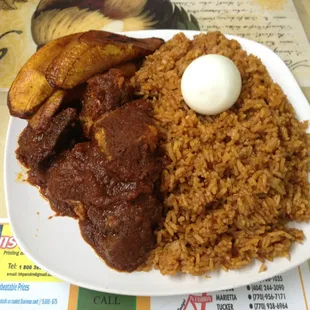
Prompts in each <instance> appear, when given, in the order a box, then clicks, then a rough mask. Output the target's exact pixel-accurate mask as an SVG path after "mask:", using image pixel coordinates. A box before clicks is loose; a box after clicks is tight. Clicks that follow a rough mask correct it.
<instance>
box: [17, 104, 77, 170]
mask: <svg viewBox="0 0 310 310" xmlns="http://www.w3.org/2000/svg"><path fill="white" fill-rule="evenodd" d="M80 134H81V131H80V127H79V122H78V119H77V114H76V111H75V109H72V108H68V109H66V110H63V111H62V112H60V113H59V114H58V115H56V116H55V117H54V118H53V119H52V121H51V122H50V124H49V126H48V127H47V129H46V130H44V131H36V130H34V129H32V128H31V126H29V125H28V126H27V127H26V128H25V129H24V131H23V132H22V133H21V135H20V137H19V139H18V145H19V147H18V149H17V150H16V155H17V158H18V159H19V160H20V161H21V162H22V163H23V164H24V165H25V166H26V167H28V168H32V169H44V166H45V165H47V164H48V163H49V160H51V159H52V158H53V157H54V156H55V155H56V154H59V153H60V152H61V151H62V150H64V149H66V148H70V147H71V146H72V145H74V143H75V141H76V140H77V139H78V138H79V136H80Z"/></svg>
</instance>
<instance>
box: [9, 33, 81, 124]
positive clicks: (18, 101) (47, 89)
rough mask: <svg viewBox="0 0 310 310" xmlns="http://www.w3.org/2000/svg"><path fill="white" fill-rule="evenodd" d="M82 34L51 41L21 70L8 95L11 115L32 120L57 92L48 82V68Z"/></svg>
mask: <svg viewBox="0 0 310 310" xmlns="http://www.w3.org/2000/svg"><path fill="white" fill-rule="evenodd" d="M80 35H81V33H77V34H72V35H69V36H66V37H62V38H59V39H57V40H54V41H51V42H49V43H48V44H46V45H45V46H43V47H42V48H40V49H39V50H38V51H37V52H36V53H35V54H34V55H33V56H32V57H31V58H30V59H29V60H28V61H27V62H26V64H25V65H24V66H23V67H22V68H21V70H20V71H19V73H18V74H17V76H16V78H15V80H14V82H13V84H12V85H11V88H10V90H9V94H8V107H9V110H10V113H11V115H13V116H17V117H20V118H30V117H31V116H32V115H33V114H34V113H35V112H36V111H37V110H38V109H39V107H40V106H41V104H42V103H43V102H44V101H45V100H46V99H47V98H49V97H50V96H51V95H52V94H53V92H54V91H55V90H54V89H53V87H52V86H51V85H50V84H49V83H48V82H47V80H46V78H45V73H46V70H47V68H48V66H49V65H50V64H51V63H52V62H53V60H54V59H55V58H56V57H57V56H58V55H59V54H60V53H61V52H62V50H63V49H64V47H65V46H66V45H67V44H68V43H69V42H71V41H72V40H73V39H75V38H77V37H78V36H80Z"/></svg>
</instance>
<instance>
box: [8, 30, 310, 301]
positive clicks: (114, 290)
mask: <svg viewBox="0 0 310 310" xmlns="http://www.w3.org/2000/svg"><path fill="white" fill-rule="evenodd" d="M181 32H183V33H184V34H185V35H186V36H187V35H188V34H191V35H195V34H199V33H207V31H188V30H179V29H176V30H170V29H169V30H140V31H128V32H122V34H125V35H128V36H133V37H135V36H136V34H142V33H143V34H148V33H149V34H151V35H153V36H156V33H158V35H157V36H158V37H161V36H162V35H161V34H163V35H164V34H168V33H169V34H171V35H175V34H177V33H181ZM225 36H226V37H227V38H229V39H235V40H237V41H238V42H239V43H241V44H242V42H246V43H247V44H251V45H254V46H255V45H256V46H259V47H260V48H263V49H265V50H268V52H269V53H272V54H273V56H276V57H277V58H278V60H279V61H281V62H282V65H284V66H285V67H286V68H287V66H286V65H285V63H284V62H283V61H282V59H281V58H280V57H279V56H278V55H277V54H275V53H274V52H273V51H272V50H271V49H270V48H268V47H267V46H265V45H262V44H260V43H258V42H255V41H252V40H249V39H246V38H242V37H238V36H235V35H226V34H225ZM287 74H289V75H290V78H293V79H294V82H295V85H292V87H294V88H296V89H298V90H299V92H300V94H299V96H303V98H304V99H305V100H306V101H307V98H306V97H305V95H304V94H303V92H302V90H301V88H300V86H299V85H298V83H297V81H296V79H295V78H294V76H293V74H292V73H291V71H290V70H289V69H288V68H287ZM308 110H309V115H310V106H309V109H308ZM13 125H14V118H13V117H11V116H10V118H9V123H8V129H7V133H6V140H5V148H4V174H3V177H4V196H5V203H6V209H7V215H8V219H9V223H10V227H11V231H12V234H13V236H14V238H15V240H16V241H17V243H18V246H19V247H20V249H21V250H22V251H23V252H24V253H25V254H26V255H27V257H28V258H29V259H30V260H31V261H32V262H33V263H35V264H36V265H37V266H39V267H40V268H41V269H42V270H45V271H47V272H48V273H49V274H51V275H52V276H54V277H56V278H58V279H60V280H62V281H64V282H68V283H70V284H74V285H77V286H79V287H84V288H87V289H91V290H96V291H101V292H106V293H113V294H120V295H129V296H177V295H185V294H195V293H196V294H197V293H202V292H205V291H206V290H205V289H203V285H202V288H201V290H197V289H195V288H194V289H191V288H190V287H187V288H186V289H185V288H183V289H182V290H179V291H177V292H175V291H174V290H173V289H172V290H171V291H168V292H167V291H158V292H153V293H152V292H149V293H147V292H146V293H141V292H139V291H138V290H136V289H135V288H132V289H128V290H127V291H125V292H124V290H118V289H117V288H102V287H98V286H97V285H92V284H90V283H88V284H86V285H85V284H84V283H83V282H80V281H77V280H75V279H71V278H68V277H67V276H63V275H62V274H59V273H58V272H57V271H55V272H54V271H52V270H51V269H49V268H48V267H46V266H44V264H41V262H40V261H39V260H38V259H37V258H36V257H35V256H34V255H33V254H32V252H31V250H30V251H28V250H27V248H28V247H27V245H26V244H24V242H23V241H22V238H20V236H19V235H18V233H17V234H16V232H17V229H16V227H15V224H14V221H12V217H11V216H12V215H11V208H12V207H10V203H9V200H10V198H9V194H8V192H9V191H8V182H7V179H8V178H7V175H8V173H10V172H9V169H8V164H9V159H8V158H9V156H10V154H9V145H10V143H12V142H11V141H9V137H10V134H11V131H12V126H13ZM11 173H12V172H11ZM308 175H309V174H308ZM30 186H31V185H30ZM42 199H43V198H42ZM308 225H309V223H308ZM309 258H310V254H309V256H308V257H305V258H302V259H299V260H297V261H295V262H293V263H292V264H290V265H289V266H287V268H283V269H281V270H280V271H275V272H271V273H270V272H269V273H261V276H258V278H260V279H257V278H255V279H254V280H251V279H249V278H247V279H246V280H245V281H241V282H240V283H239V284H236V285H234V286H231V285H230V284H225V283H224V284H223V285H221V287H220V288H215V289H211V290H210V289H208V290H207V291H208V292H216V291H221V290H226V289H231V288H238V287H242V286H245V285H250V284H253V283H256V282H258V281H262V280H264V279H268V278H270V277H274V276H276V275H279V274H282V273H284V272H286V271H289V270H291V269H293V268H295V267H297V266H299V265H300V264H302V263H304V262H305V261H307V260H308V259H309ZM283 259H285V258H283ZM241 270H242V269H241ZM156 272H159V271H156ZM148 274H149V273H145V275H148ZM257 274H258V271H257ZM264 274H265V276H264ZM267 274H268V275H267ZM163 277H167V276H163ZM193 277H197V276H193Z"/></svg>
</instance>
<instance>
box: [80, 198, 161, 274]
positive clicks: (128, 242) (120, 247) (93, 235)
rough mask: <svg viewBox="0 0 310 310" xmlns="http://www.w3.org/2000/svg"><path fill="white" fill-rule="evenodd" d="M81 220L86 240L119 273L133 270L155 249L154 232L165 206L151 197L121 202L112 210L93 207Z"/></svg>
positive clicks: (114, 205) (112, 206)
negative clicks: (162, 206)
mask: <svg viewBox="0 0 310 310" xmlns="http://www.w3.org/2000/svg"><path fill="white" fill-rule="evenodd" d="M87 214H88V219H87V220H84V221H80V229H81V233H82V236H83V237H84V239H85V240H86V241H87V242H88V243H89V244H90V245H92V247H93V248H94V249H95V251H96V252H97V253H98V255H100V256H101V257H103V258H104V259H105V261H106V262H107V264H108V265H110V266H111V267H113V268H116V269H117V270H122V271H133V270H135V269H136V268H137V267H138V266H139V265H140V264H142V263H143V262H144V261H145V259H146V258H147V255H148V254H149V252H150V250H152V249H153V248H154V245H155V237H154V235H153V229H154V228H155V226H156V225H157V224H158V222H159V221H160V219H161V205H160V204H159V202H158V201H157V200H156V199H155V198H154V197H153V196H149V195H141V196H139V197H138V198H137V199H136V200H133V201H130V202H128V201H120V202H118V203H116V204H113V205H111V206H110V207H108V208H104V209H102V208H93V207H92V208H90V209H89V210H88V212H87Z"/></svg>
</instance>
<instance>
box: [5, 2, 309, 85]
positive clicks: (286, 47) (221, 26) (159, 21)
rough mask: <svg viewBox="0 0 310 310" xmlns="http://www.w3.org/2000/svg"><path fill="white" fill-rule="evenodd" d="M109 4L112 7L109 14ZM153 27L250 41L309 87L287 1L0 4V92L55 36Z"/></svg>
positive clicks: (302, 43) (302, 46) (303, 44)
mask: <svg viewBox="0 0 310 310" xmlns="http://www.w3.org/2000/svg"><path fill="white" fill-rule="evenodd" d="M307 1H308V0H307ZM63 2H64V3H63ZM127 2H130V7H131V11H130V12H129V13H128V7H127V6H126V5H127V4H126V3H127ZM104 3H108V4H106V5H104ZM109 3H110V6H112V5H113V3H114V4H115V5H114V6H113V7H111V8H110V10H108V9H109V7H108V6H109ZM116 4H117V5H116ZM128 5H129V4H128ZM107 7H108V9H106V8H107ZM110 12H113V14H112V15H111V14H109V13H110ZM115 16H117V18H116V17H115ZM156 28H160V29H163V28H169V29H186V30H204V31H211V30H219V31H221V32H223V33H226V34H233V35H238V36H241V37H245V38H248V39H251V40H255V41H257V42H260V43H262V44H265V45H266V46H268V47H269V48H270V49H272V50H273V51H274V52H276V53H277V54H278V55H279V56H280V57H281V58H282V60H283V61H284V62H285V63H286V64H287V66H288V67H289V68H290V70H291V71H292V73H293V74H294V75H295V77H296V79H297V81H298V82H299V84H300V86H301V87H309V86H310V45H309V42H308V40H307V37H306V34H305V31H304V29H303V27H302V24H301V21H300V19H299V17H298V14H297V12H296V9H295V7H294V4H293V2H292V0H204V1H202V0H179V1H176V0H171V1H170V0H160V1H159V0H143V1H141V0H132V1H128V0H126V1H125V0H124V1H114V0H113V1H112V0H110V1H106V0H90V1H87V0H72V1H63V0H53V1H46V0H41V1H39V0H0V90H1V89H8V88H9V87H10V85H11V82H12V81H13V79H14V78H15V76H16V74H17V73H18V71H19V69H20V68H21V66H22V65H23V64H24V63H25V61H26V60H27V59H28V58H29V57H30V56H31V55H32V54H33V53H34V52H35V51H36V48H37V46H38V45H40V44H41V43H42V42H45V41H48V40H51V39H53V38H54V37H53V35H54V34H55V33H61V35H66V34H70V33H72V32H77V31H85V30H88V29H102V30H109V31H128V30H145V29H156Z"/></svg>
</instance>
